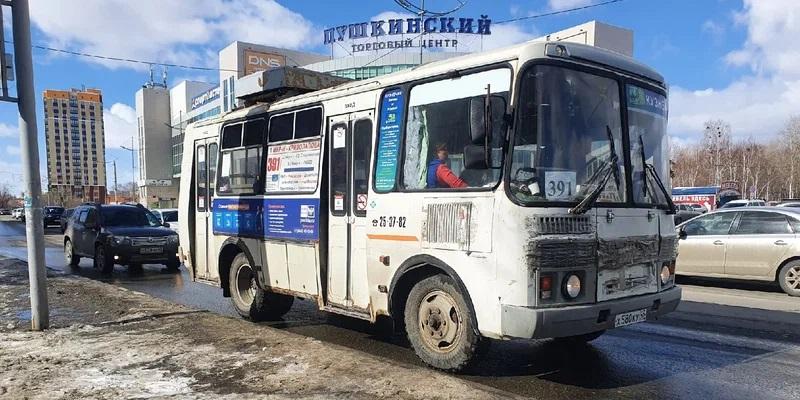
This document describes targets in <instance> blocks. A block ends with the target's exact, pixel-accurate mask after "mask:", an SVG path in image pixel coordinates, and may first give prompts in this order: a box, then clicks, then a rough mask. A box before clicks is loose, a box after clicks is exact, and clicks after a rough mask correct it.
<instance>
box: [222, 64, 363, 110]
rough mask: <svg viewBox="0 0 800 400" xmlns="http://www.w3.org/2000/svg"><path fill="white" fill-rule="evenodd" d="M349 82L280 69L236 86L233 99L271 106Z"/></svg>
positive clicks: (299, 69)
mask: <svg viewBox="0 0 800 400" xmlns="http://www.w3.org/2000/svg"><path fill="white" fill-rule="evenodd" d="M346 82H350V79H347V78H341V77H338V76H334V75H330V74H326V73H322V72H316V71H311V70H307V69H302V68H297V67H279V68H272V69H269V70H265V71H259V72H255V73H252V74H250V75H247V76H245V77H242V78H241V79H239V80H238V81H237V82H236V97H237V98H239V99H242V100H243V101H244V102H245V106H250V105H253V104H255V103H271V102H274V101H277V100H280V99H284V98H287V97H291V96H296V95H299V94H303V93H308V92H313V91H316V90H322V89H327V88H331V87H334V86H338V85H341V84H343V83H346Z"/></svg>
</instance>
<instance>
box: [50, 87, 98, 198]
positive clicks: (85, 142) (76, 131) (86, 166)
mask: <svg viewBox="0 0 800 400" xmlns="http://www.w3.org/2000/svg"><path fill="white" fill-rule="evenodd" d="M42 98H43V101H44V132H45V138H46V142H47V181H48V191H49V192H50V193H51V198H57V199H59V202H60V203H61V204H63V205H68V206H69V205H73V204H77V203H80V202H86V201H96V202H101V203H102V202H105V199H106V164H105V135H104V131H103V95H102V93H101V92H100V90H98V89H70V90H52V89H48V90H45V91H44V94H43V96H42Z"/></svg>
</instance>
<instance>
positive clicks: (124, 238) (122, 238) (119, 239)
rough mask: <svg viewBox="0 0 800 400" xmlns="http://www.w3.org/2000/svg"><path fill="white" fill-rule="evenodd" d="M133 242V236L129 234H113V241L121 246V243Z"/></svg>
mask: <svg viewBox="0 0 800 400" xmlns="http://www.w3.org/2000/svg"><path fill="white" fill-rule="evenodd" d="M130 242H131V238H130V237H128V236H112V237H111V243H113V244H115V245H117V246H119V245H121V244H129V243H130Z"/></svg>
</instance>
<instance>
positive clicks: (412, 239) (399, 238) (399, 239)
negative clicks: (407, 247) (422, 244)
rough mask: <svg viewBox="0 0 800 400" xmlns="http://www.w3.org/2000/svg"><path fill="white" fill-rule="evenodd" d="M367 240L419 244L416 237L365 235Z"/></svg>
mask: <svg viewBox="0 0 800 400" xmlns="http://www.w3.org/2000/svg"><path fill="white" fill-rule="evenodd" d="M367 237H368V238H370V239H374V240H393V241H396V242H419V239H417V237H416V236H406V235H371V234H370V235H367Z"/></svg>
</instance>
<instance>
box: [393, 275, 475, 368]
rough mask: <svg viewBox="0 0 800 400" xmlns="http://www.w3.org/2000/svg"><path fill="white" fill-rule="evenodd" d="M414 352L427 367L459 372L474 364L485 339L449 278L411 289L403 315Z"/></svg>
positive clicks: (438, 277)
mask: <svg viewBox="0 0 800 400" xmlns="http://www.w3.org/2000/svg"><path fill="white" fill-rule="evenodd" d="M404 320H405V325H406V333H407V334H408V340H409V342H410V343H411V346H412V347H413V348H414V352H416V353H417V356H418V357H419V358H420V359H422V361H424V362H425V363H426V364H428V365H430V366H431V367H433V368H437V369H441V370H444V371H451V372H456V371H461V370H463V369H465V368H466V367H467V366H469V364H470V363H471V362H472V361H474V359H475V358H476V356H477V353H478V350H479V348H480V347H481V345H482V344H484V343H483V342H485V340H484V339H483V338H482V337H481V335H480V333H479V332H478V323H477V320H476V318H475V314H474V312H473V311H472V310H471V309H470V307H469V306H468V305H467V302H466V301H465V299H464V295H463V294H462V293H461V290H459V289H458V287H457V285H456V283H455V282H454V281H453V279H451V278H450V277H449V276H446V275H434V276H432V277H429V278H426V279H424V280H421V281H419V282H418V283H417V284H416V285H414V287H413V288H412V289H411V292H410V293H409V295H408V301H407V303H406V308H405V315H404Z"/></svg>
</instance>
